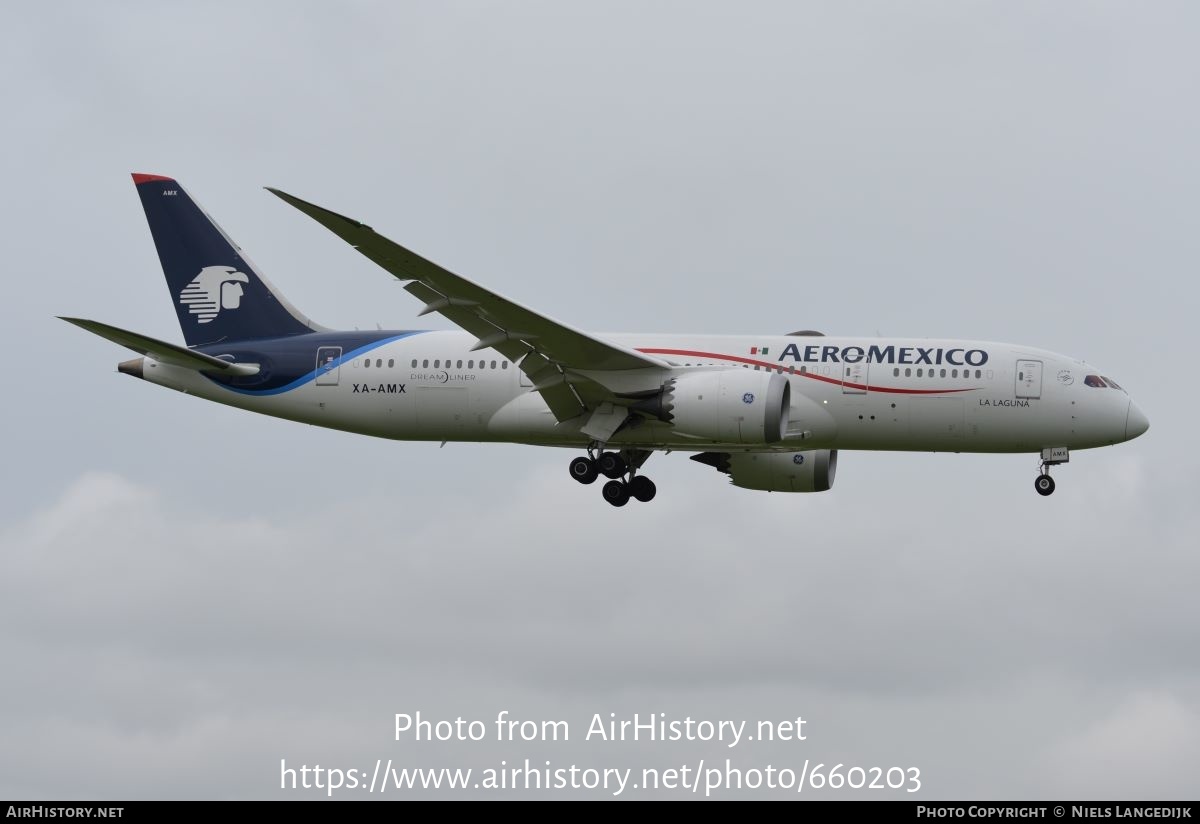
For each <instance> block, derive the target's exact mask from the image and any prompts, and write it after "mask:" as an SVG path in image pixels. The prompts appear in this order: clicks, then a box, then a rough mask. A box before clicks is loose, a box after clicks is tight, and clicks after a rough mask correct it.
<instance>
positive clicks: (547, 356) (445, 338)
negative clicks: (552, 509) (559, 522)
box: [62, 174, 1150, 507]
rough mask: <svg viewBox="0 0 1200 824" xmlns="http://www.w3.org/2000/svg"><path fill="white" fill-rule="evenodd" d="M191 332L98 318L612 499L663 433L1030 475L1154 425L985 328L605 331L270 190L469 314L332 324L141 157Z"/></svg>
mask: <svg viewBox="0 0 1200 824" xmlns="http://www.w3.org/2000/svg"><path fill="white" fill-rule="evenodd" d="M133 182H134V185H135V188H136V190H137V193H138V195H139V197H140V199H141V203H142V207H143V208H144V210H145V213H146V219H147V222H148V223H149V226H150V233H151V235H152V236H153V238H154V243H155V246H156V248H157V250H158V255H159V259H160V261H161V263H162V268H163V273H164V274H165V275H166V280H167V285H168V287H169V288H170V293H171V299H172V301H173V302H174V304H175V311H176V313H177V314H178V316H179V324H180V326H181V327H182V330H183V337H184V340H185V342H186V346H180V345H178V344H174V343H168V342H166V341H161V340H156V339H154V338H151V337H147V336H145V335H140V334H137V333H135V332H130V331H126V330H124V329H119V328H117V327H114V326H110V325H107V324H103V323H98V322H96V321H92V320H84V319H81V318H71V317H63V318H62V319H63V320H66V321H68V322H70V323H73V324H75V325H77V326H80V327H82V328H83V329H86V330H88V331H89V332H93V333H95V334H97V335H99V336H100V337H103V338H106V339H108V340H109V341H112V342H114V343H117V344H120V345H121V346H124V347H126V348H128V349H131V350H133V351H134V352H136V353H137V354H138V355H139V357H137V358H134V359H132V360H126V361H123V362H122V363H120V364H119V365H118V367H117V369H118V371H119V372H122V373H124V374H127V375H132V376H134V377H137V378H141V379H142V380H146V381H149V382H151V383H155V384H159V385H161V386H165V387H168V388H170V389H175V390H177V391H180V392H184V393H185V394H189V395H196V396H198V397H200V398H204V399H206V400H210V401H216V402H217V403H222V404H227V405H229V406H234V407H238V408H241V409H247V410H250V411H252V412H258V413H260V414H264V415H271V416H273V417H278V418H285V419H288V420H293V421H300V422H304V423H308V424H312V425H315V426H323V427H330V428H333V429H339V430H344V431H347V432H355V433H360V434H364V435H370V436H374V437H380V438H391V439H394V440H423V441H441V442H442V443H443V444H445V443H446V442H449V441H467V442H512V443H520V444H530V445H537V446H557V447H565V448H569V449H573V450H578V451H581V452H582V454H580V455H578V456H576V457H574V458H573V459H572V460H571V461H570V463H569V467H568V468H569V472H570V476H571V477H572V478H573V479H574V480H575V481H578V482H579V483H581V484H591V483H593V482H595V481H596V480H597V479H598V478H599V477H600V476H603V477H604V478H605V479H607V480H606V482H605V483H604V484H603V485H602V493H603V497H604V500H605V501H607V502H608V503H610V504H612V505H613V506H616V507H621V506H624V505H626V504H627V503H628V502H629V501H630V500H631V499H633V500H637V501H642V502H645V501H650V500H651V499H653V498H654V497H655V494H656V491H657V490H656V487H655V484H654V482H653V481H651V480H650V478H649V477H647V476H646V475H645V474H643V472H642V468H643V466H644V465H645V463H646V460H647V459H648V458H649V457H650V455H651V454H653V453H655V452H664V453H670V452H684V453H690V457H691V459H692V460H694V461H697V462H698V463H701V464H704V465H707V466H709V467H712V468H714V469H716V470H717V471H719V472H721V473H724V474H726V475H728V476H729V479H730V481H731V482H732V484H733V485H734V486H737V487H741V488H744V489H752V490H761V491H768V492H824V491H826V490H829V489H830V488H831V487H832V486H833V482H834V477H835V474H836V471H837V464H838V453H839V451H842V450H892V451H897V450H900V451H934V452H975V453H1033V454H1036V455H1037V456H1038V475H1037V478H1036V480H1035V483H1034V487H1035V489H1036V490H1037V492H1038V493H1039V494H1040V495H1043V496H1047V495H1050V494H1051V493H1053V492H1054V488H1055V483H1054V479H1053V478H1051V476H1050V468H1051V467H1053V466H1056V465H1059V464H1063V463H1067V462H1068V461H1069V460H1070V452H1071V450H1073V449H1075V450H1077V449H1090V448H1094V447H1101V446H1109V445H1112V444H1117V443H1122V442H1124V441H1128V440H1132V439H1133V438H1136V437H1138V436H1139V435H1141V434H1143V433H1144V432H1146V430H1147V429H1148V428H1149V425H1150V424H1149V421H1148V419H1147V418H1146V415H1145V414H1144V413H1143V412H1142V411H1141V410H1140V409H1139V408H1138V407H1137V405H1136V404H1135V403H1134V402H1133V400H1132V399H1131V397H1130V396H1129V394H1128V393H1127V392H1126V391H1125V390H1124V389H1123V388H1122V387H1121V386H1120V385H1118V384H1117V383H1116V382H1115V381H1113V380H1112V379H1111V378H1109V377H1108V376H1107V375H1104V374H1102V371H1103V370H1099V369H1095V368H1093V367H1091V366H1089V365H1088V364H1087V363H1085V362H1084V361H1081V360H1078V359H1076V358H1072V357H1068V356H1065V355H1060V354H1056V353H1054V352H1049V351H1045V350H1042V349H1038V348H1034V347H1031V346H1024V345H1016V344H1006V343H993V342H987V341H975V340H936V339H925V338H909V339H901V338H879V337H876V338H865V337H827V336H825V335H823V334H822V333H820V332H816V331H800V332H793V333H791V334H790V335H682V334H654V333H651V334H594V333H591V332H585V331H582V330H580V329H576V328H574V327H571V326H568V325H566V324H565V323H562V322H560V321H557V320H554V319H552V318H549V317H546V316H545V315H542V314H539V313H538V312H535V311H533V310H532V309H528V308H526V307H524V306H522V305H520V304H518V303H516V302H514V301H511V300H508V299H507V298H505V297H502V296H501V295H499V294H497V293H495V292H493V291H491V290H490V289H487V288H485V287H483V286H480V285H479V284H476V283H474V282H473V281H470V280H467V279H466V278H463V277H461V276H459V275H456V274H454V273H452V272H450V271H448V270H446V269H444V268H442V267H441V266H438V265H437V264H435V263H433V262H431V261H429V260H427V259H425V258H423V257H421V256H419V255H417V254H415V253H414V252H411V251H409V250H408V249H406V248H404V247H403V246H400V245H399V244H397V243H394V242H393V241H391V240H388V239H387V238H385V237H383V236H382V235H380V234H377V233H376V232H375V231H374V230H373V229H371V228H370V227H369V226H366V225H364V224H362V223H359V222H358V221H356V220H353V219H351V218H348V217H344V216H342V215H340V214H337V213H335V212H332V211H329V210H327V209H324V208H322V207H320V206H316V205H314V204H312V203H309V202H307V201H304V200H301V199H300V198H297V197H294V196H293V195H290V194H287V193H286V192H282V191H280V190H278V189H272V188H269V187H268V189H267V190H268V191H269V192H271V193H272V194H274V195H276V196H278V197H279V198H281V199H282V200H283V201H284V202H286V203H288V204H290V205H292V206H294V207H295V208H296V209H298V210H300V211H301V212H303V213H304V214H306V215H308V216H309V217H310V218H312V219H314V220H316V221H317V222H318V223H320V224H321V225H323V226H325V227H326V228H327V229H329V230H330V231H332V232H333V233H334V234H335V235H337V236H338V237H340V238H341V239H342V240H344V241H346V242H347V243H349V244H350V245H351V246H353V247H354V248H355V249H357V250H358V251H359V252H360V253H362V254H363V255H365V256H366V257H367V258H369V259H370V260H372V261H374V262H375V263H376V264H378V265H379V266H381V267H382V268H383V269H384V270H386V271H387V272H389V273H390V274H391V275H392V276H394V277H395V278H397V279H398V280H400V281H401V282H403V283H404V288H405V290H406V291H408V292H410V293H411V294H412V295H413V296H415V297H416V298H418V299H419V300H420V301H421V302H422V304H423V308H422V309H421V310H420V312H419V313H418V315H427V314H431V313H438V314H440V315H442V316H443V317H445V318H446V319H448V320H449V321H451V322H452V323H453V324H455V325H456V326H458V327H459V328H460V329H461V330H462V331H432V330H391V331H383V330H379V331H359V330H354V331H345V330H332V329H327V328H325V327H323V326H320V325H319V324H317V323H315V322H314V321H312V320H310V319H309V318H308V317H307V316H305V315H304V314H302V313H301V312H300V311H299V310H297V309H296V308H295V307H294V306H292V304H290V303H289V302H288V301H287V299H286V298H285V297H284V296H283V295H282V293H280V292H279V290H278V289H276V288H275V287H274V286H272V285H271V283H270V282H269V281H268V280H267V279H266V278H265V277H264V276H263V275H262V273H261V272H260V271H259V270H258V268H257V267H255V265H254V264H253V263H252V262H251V261H250V259H249V258H248V257H246V255H245V254H244V253H243V252H242V250H241V248H240V247H239V246H237V244H235V243H234V242H233V241H232V240H231V239H230V237H229V236H228V235H226V234H225V232H224V231H222V229H221V228H220V227H219V226H218V225H217V224H216V223H215V222H214V221H213V220H212V219H211V218H210V217H209V216H208V214H207V213H205V212H204V211H203V210H202V209H201V208H200V206H199V205H197V203H196V201H194V200H193V199H192V198H191V197H190V196H189V195H188V193H187V192H186V191H185V190H184V188H183V187H182V186H181V185H180V184H179V183H178V182H177V181H176V180H174V179H173V178H170V177H164V176H161V175H152V174H134V175H133Z"/></svg>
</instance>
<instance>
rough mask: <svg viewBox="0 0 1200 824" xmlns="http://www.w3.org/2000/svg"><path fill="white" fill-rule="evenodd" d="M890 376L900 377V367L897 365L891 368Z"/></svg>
mask: <svg viewBox="0 0 1200 824" xmlns="http://www.w3.org/2000/svg"><path fill="white" fill-rule="evenodd" d="M892 377H893V378H898V377H900V367H899V366H897V367H896V368H895V369H893V370H892Z"/></svg>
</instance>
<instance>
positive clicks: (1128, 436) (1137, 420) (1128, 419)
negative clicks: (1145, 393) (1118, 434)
mask: <svg viewBox="0 0 1200 824" xmlns="http://www.w3.org/2000/svg"><path fill="white" fill-rule="evenodd" d="M1149 428H1150V420H1149V418H1147V417H1146V415H1145V414H1144V413H1143V412H1142V410H1140V409H1138V408H1137V404H1135V403H1134V402H1133V401H1130V402H1129V411H1128V412H1127V413H1125V440H1127V441H1131V440H1133V439H1134V438H1136V437H1137V436H1138V435H1141V434H1143V433H1144V432H1145V431H1146V430H1147V429H1149Z"/></svg>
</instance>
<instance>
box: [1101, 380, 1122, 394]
mask: <svg viewBox="0 0 1200 824" xmlns="http://www.w3.org/2000/svg"><path fill="white" fill-rule="evenodd" d="M1104 382H1105V383H1107V384H1108V385H1109V386H1111V387H1112V388H1113V389H1121V387H1120V386H1118V385H1117V382H1116V381H1115V380H1113V379H1112V378H1105V379H1104ZM1121 391H1122V392H1124V391H1125V390H1124V389H1121Z"/></svg>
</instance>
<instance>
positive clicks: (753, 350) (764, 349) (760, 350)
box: [750, 346, 767, 355]
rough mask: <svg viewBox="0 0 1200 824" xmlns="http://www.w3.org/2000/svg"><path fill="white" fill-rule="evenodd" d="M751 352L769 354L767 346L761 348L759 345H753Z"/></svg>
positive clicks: (752, 353)
mask: <svg viewBox="0 0 1200 824" xmlns="http://www.w3.org/2000/svg"><path fill="white" fill-rule="evenodd" d="M750 354H751V355H765V354H767V347H765V346H764V347H762V348H761V349H759V348H758V347H757V346H751V347H750Z"/></svg>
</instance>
